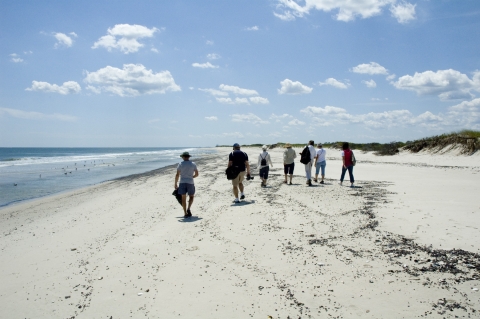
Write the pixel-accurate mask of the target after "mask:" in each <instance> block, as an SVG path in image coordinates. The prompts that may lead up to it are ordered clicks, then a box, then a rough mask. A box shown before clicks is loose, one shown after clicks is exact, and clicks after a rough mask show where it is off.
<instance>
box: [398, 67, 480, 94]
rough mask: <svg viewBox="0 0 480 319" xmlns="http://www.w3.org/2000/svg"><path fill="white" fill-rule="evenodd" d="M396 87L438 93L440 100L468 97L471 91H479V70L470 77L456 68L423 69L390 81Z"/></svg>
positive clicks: (421, 92) (419, 92) (418, 91)
mask: <svg viewBox="0 0 480 319" xmlns="http://www.w3.org/2000/svg"><path fill="white" fill-rule="evenodd" d="M392 84H393V85H394V86H395V87H396V88H397V89H401V90H411V91H415V92H416V93H417V94H419V95H438V97H439V98H440V99H441V100H444V101H445V100H455V99H470V98H472V97H473V93H472V91H480V71H476V72H474V74H473V77H472V79H470V78H469V77H468V76H467V75H466V74H463V73H460V72H459V71H456V70H452V69H449V70H440V71H437V72H433V71H425V72H423V73H415V74H414V75H413V76H411V75H404V76H402V77H400V78H398V80H397V81H396V82H393V83H392Z"/></svg>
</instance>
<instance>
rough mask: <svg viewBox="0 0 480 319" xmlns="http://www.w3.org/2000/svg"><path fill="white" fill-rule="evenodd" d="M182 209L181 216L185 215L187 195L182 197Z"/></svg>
mask: <svg viewBox="0 0 480 319" xmlns="http://www.w3.org/2000/svg"><path fill="white" fill-rule="evenodd" d="M182 207H183V214H184V215H185V216H186V215H187V195H186V194H185V195H182Z"/></svg>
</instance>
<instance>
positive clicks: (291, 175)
mask: <svg viewBox="0 0 480 319" xmlns="http://www.w3.org/2000/svg"><path fill="white" fill-rule="evenodd" d="M292 178H293V174H290V183H291V182H292Z"/></svg>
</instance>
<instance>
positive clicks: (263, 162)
mask: <svg viewBox="0 0 480 319" xmlns="http://www.w3.org/2000/svg"><path fill="white" fill-rule="evenodd" d="M267 155H268V153H267ZM267 155H265V158H263V157H262V154H260V157H262V160H261V162H260V166H267Z"/></svg>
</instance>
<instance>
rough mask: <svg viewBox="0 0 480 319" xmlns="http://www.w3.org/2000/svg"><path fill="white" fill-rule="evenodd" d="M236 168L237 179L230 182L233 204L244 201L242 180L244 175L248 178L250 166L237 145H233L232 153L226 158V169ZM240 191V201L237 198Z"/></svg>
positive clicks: (244, 154)
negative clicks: (233, 197)
mask: <svg viewBox="0 0 480 319" xmlns="http://www.w3.org/2000/svg"><path fill="white" fill-rule="evenodd" d="M230 166H236V167H237V170H238V171H239V172H240V173H238V175H237V177H236V178H234V179H233V180H232V185H233V195H234V196H235V201H234V202H235V203H240V199H245V194H244V193H243V189H244V188H243V179H244V178H245V173H246V175H247V176H250V164H249V163H248V155H247V153H245V152H242V151H241V150H240V145H239V144H238V143H235V144H233V152H231V153H230V155H229V156H228V167H230ZM239 190H240V199H239V198H238V191H239Z"/></svg>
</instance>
